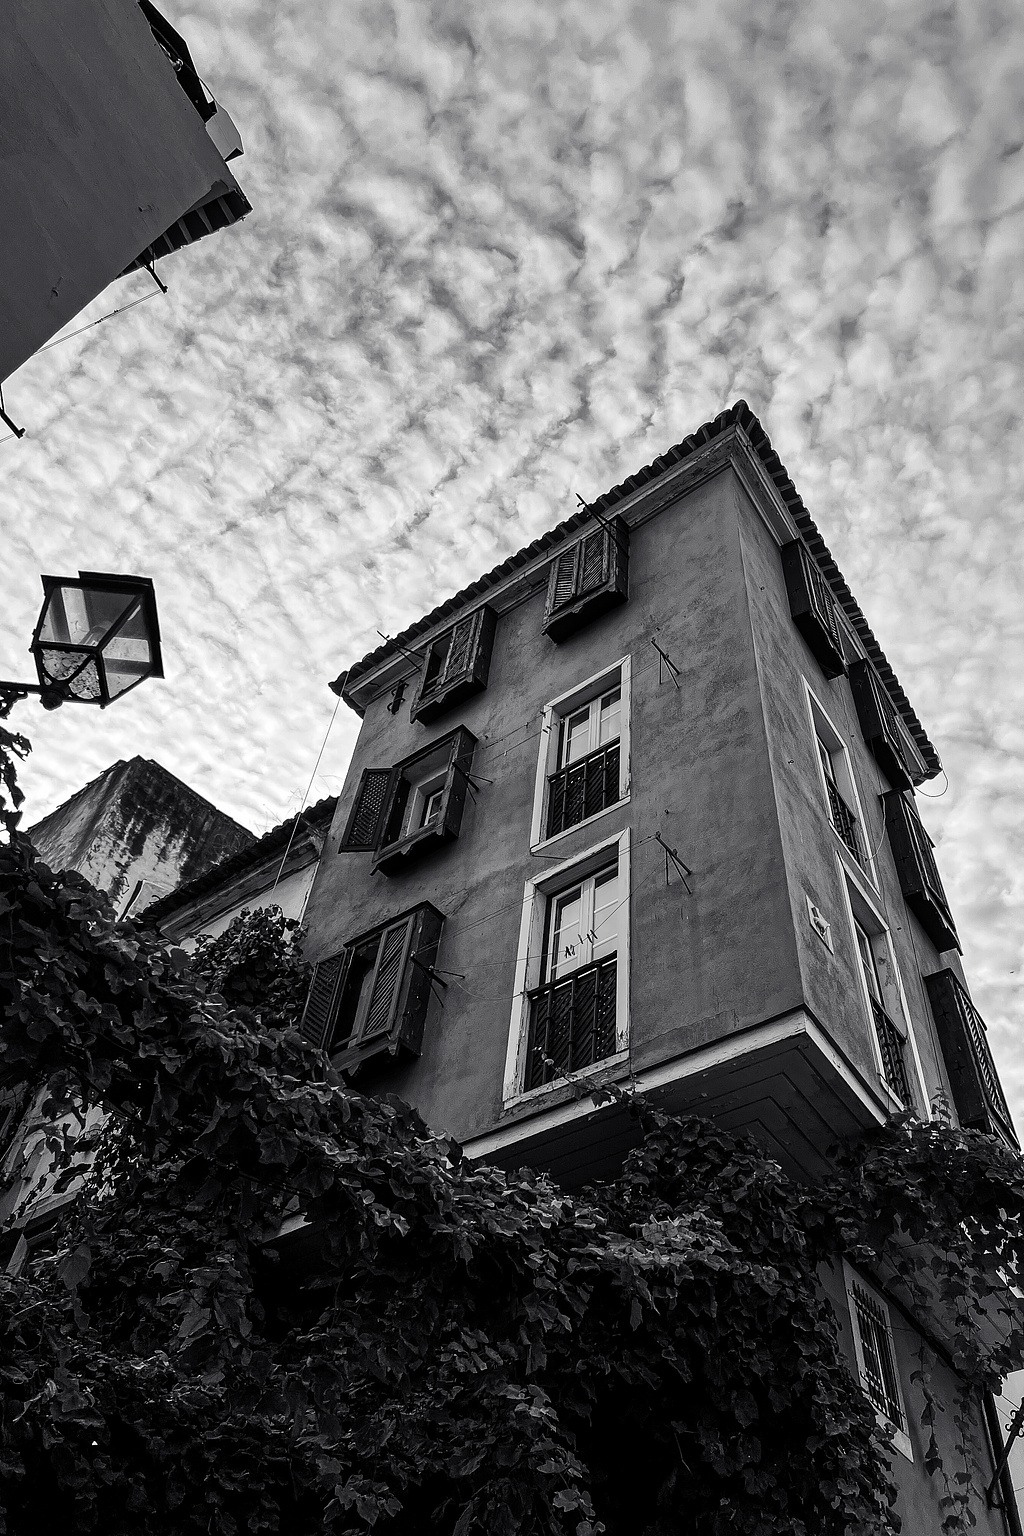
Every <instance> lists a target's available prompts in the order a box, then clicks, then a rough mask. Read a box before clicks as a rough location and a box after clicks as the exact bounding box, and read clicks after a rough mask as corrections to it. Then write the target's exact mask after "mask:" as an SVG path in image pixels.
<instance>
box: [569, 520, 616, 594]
mask: <svg viewBox="0 0 1024 1536" xmlns="http://www.w3.org/2000/svg"><path fill="white" fill-rule="evenodd" d="M610 537H611V535H610V534H609V533H608V532H607V531H606V530H605V529H602V530H601V532H600V533H588V534H587V537H586V538H585V539H584V540H583V541H582V543H581V544H580V579H579V586H578V588H577V592H578V595H579V596H580V597H582V596H583V594H584V593H585V592H593V590H594V588H595V587H599V586H600V585H601V583H602V582H603V581H604V580H605V577H606V573H607V570H608V542H609V539H610Z"/></svg>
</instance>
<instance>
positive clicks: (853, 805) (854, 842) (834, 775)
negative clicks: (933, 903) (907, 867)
mask: <svg viewBox="0 0 1024 1536" xmlns="http://www.w3.org/2000/svg"><path fill="white" fill-rule="evenodd" d="M808 699H809V702H810V707H811V723H812V727H813V730H814V748H815V752H816V754H817V758H818V767H819V769H820V770H821V785H822V791H823V795H824V802H825V807H826V810H827V813H828V819H829V821H830V822H831V824H832V830H833V831H834V832H835V834H836V836H837V837H838V838H839V841H840V842H841V843H842V845H843V847H844V848H845V849H846V851H847V853H849V854H850V855H851V856H852V857H853V858H854V859H856V861H857V863H858V864H859V865H860V867H861V868H862V869H863V870H865V871H866V872H867V873H868V874H871V873H872V871H871V861H870V858H869V855H868V840H867V838H866V837H865V835H864V827H863V822H862V819H861V807H860V797H859V796H858V794H857V785H856V782H855V780H854V777H853V769H852V767H851V765H850V754H849V752H848V751H847V750H846V745H845V743H844V742H843V740H842V737H841V736H840V735H839V733H838V731H837V730H836V728H835V726H834V725H833V724H832V722H831V720H830V719H829V718H828V716H827V715H826V714H825V711H824V710H823V709H822V707H821V705H820V704H819V703H818V701H817V699H816V698H815V697H814V695H813V694H811V693H808Z"/></svg>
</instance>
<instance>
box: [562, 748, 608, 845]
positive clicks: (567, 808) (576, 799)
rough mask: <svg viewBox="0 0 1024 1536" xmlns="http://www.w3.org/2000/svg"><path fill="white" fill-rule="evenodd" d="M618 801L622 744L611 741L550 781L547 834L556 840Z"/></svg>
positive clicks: (572, 764) (563, 769)
mask: <svg viewBox="0 0 1024 1536" xmlns="http://www.w3.org/2000/svg"><path fill="white" fill-rule="evenodd" d="M618 798H619V743H618V742H617V741H610V742H608V744H607V745H606V746H603V747H598V749H597V751H596V752H590V753H588V754H587V756H586V757H581V758H580V759H579V761H578V762H575V763H570V764H569V766H568V768H560V769H559V771H558V772H557V773H553V774H551V775H550V776H549V778H548V830H547V836H548V837H554V836H555V835H556V833H558V832H564V831H565V829H566V827H575V826H576V825H577V823H578V822H581V821H586V819H587V817H588V816H596V815H597V813H598V811H603V810H604V809H605V808H606V807H607V806H609V805H614V804H615V802H616V800H617V799H618Z"/></svg>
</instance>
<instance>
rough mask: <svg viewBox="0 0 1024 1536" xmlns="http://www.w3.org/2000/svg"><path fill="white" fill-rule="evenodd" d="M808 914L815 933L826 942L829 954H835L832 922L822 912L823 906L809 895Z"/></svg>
mask: <svg viewBox="0 0 1024 1536" xmlns="http://www.w3.org/2000/svg"><path fill="white" fill-rule="evenodd" d="M807 916H808V917H809V918H810V920H811V927H812V928H813V929H814V931H815V933H816V934H817V935H818V938H819V939H820V940H821V942H822V943H823V944H824V946H825V948H826V949H827V950H828V952H829V954H830V955H834V954H835V948H834V947H833V944H832V924H831V923H830V922H829V920H828V918H827V917H826V916H825V914H824V912H822V910H821V908H820V907H816V906H815V905H814V902H813V901H812V900H811V898H810V897H809V896H808V897H807Z"/></svg>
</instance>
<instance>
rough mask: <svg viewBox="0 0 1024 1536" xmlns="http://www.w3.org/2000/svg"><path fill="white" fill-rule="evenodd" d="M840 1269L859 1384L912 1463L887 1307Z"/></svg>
mask: <svg viewBox="0 0 1024 1536" xmlns="http://www.w3.org/2000/svg"><path fill="white" fill-rule="evenodd" d="M843 1268H844V1273H845V1279H846V1296H847V1300H848V1302H849V1305H850V1319H851V1322H852V1323H853V1344H854V1350H855V1353H856V1357H857V1374H858V1376H859V1377H860V1384H861V1386H862V1387H863V1388H864V1391H865V1393H866V1395H867V1397H868V1398H869V1399H870V1401H871V1403H872V1404H873V1406H874V1408H875V1411H876V1413H877V1414H878V1417H879V1420H880V1422H881V1423H882V1424H884V1425H885V1426H886V1427H887V1428H888V1429H889V1430H891V1432H892V1439H893V1444H894V1445H895V1447H896V1449H897V1450H898V1451H900V1452H901V1453H902V1454H903V1455H904V1456H906V1457H907V1458H908V1459H909V1460H911V1461H913V1459H914V1453H913V1450H912V1448H911V1444H910V1437H909V1435H908V1434H907V1410H906V1406H905V1404H904V1400H903V1388H902V1385H901V1383H900V1373H899V1366H898V1364H897V1359H896V1349H895V1345H894V1342H893V1333H892V1319H891V1317H890V1313H889V1307H888V1305H887V1303H886V1302H885V1300H884V1299H883V1297H881V1296H880V1295H879V1293H878V1292H877V1291H876V1290H875V1288H874V1286H872V1285H869V1284H868V1283H867V1281H866V1280H864V1279H862V1277H861V1276H860V1275H859V1274H857V1272H856V1270H853V1269H851V1268H850V1266H849V1264H844V1266H843Z"/></svg>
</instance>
